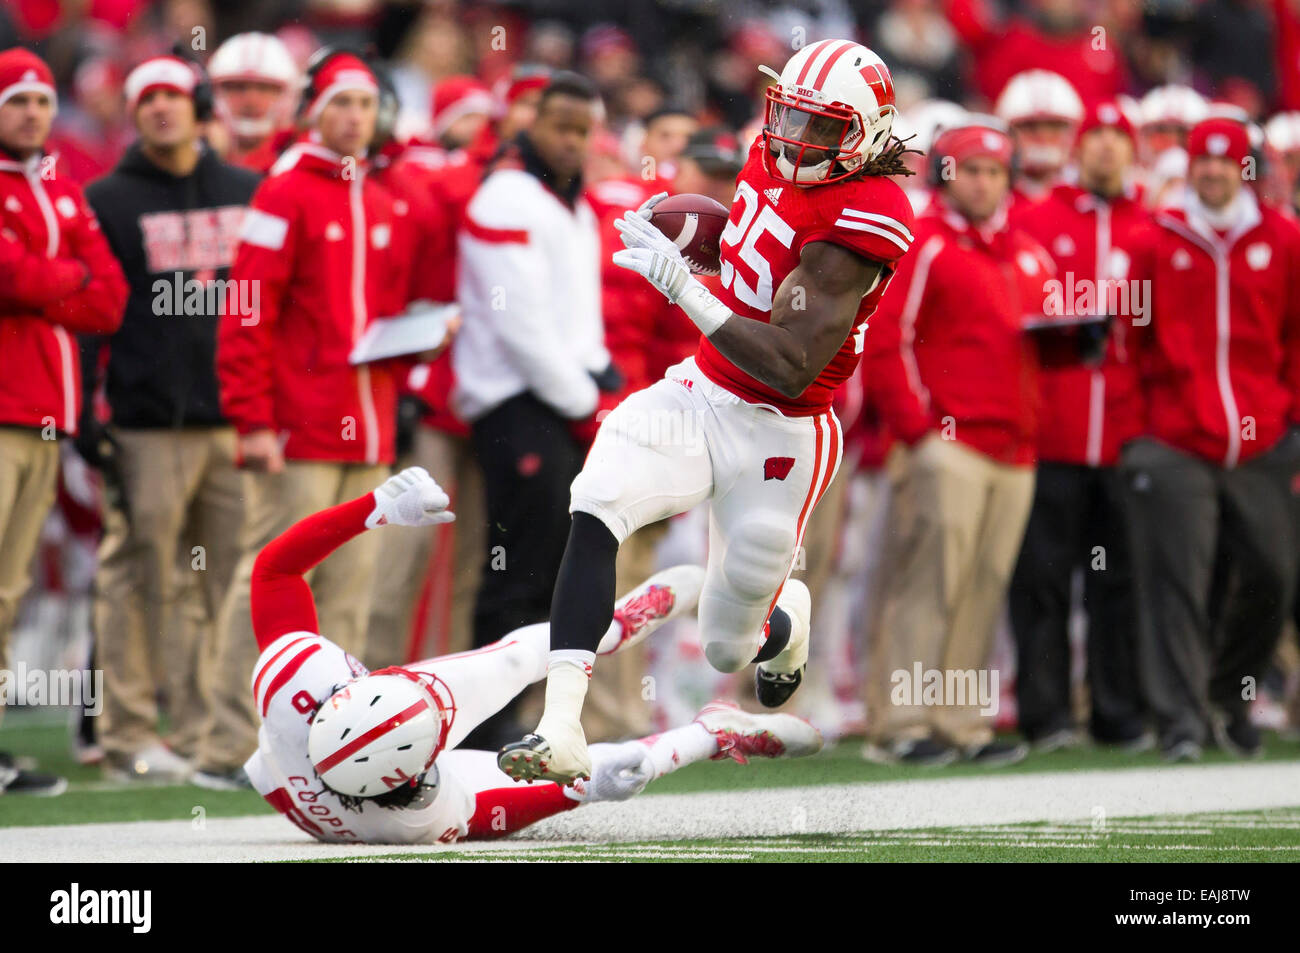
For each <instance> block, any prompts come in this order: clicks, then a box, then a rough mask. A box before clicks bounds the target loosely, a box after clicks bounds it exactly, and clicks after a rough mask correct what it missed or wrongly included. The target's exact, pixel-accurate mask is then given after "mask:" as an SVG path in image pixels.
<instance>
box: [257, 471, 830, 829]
mask: <svg viewBox="0 0 1300 953" xmlns="http://www.w3.org/2000/svg"><path fill="white" fill-rule="evenodd" d="M447 506H448V499H447V495H446V494H445V493H443V491H442V490H441V489H440V488H439V487H438V484H437V483H435V482H434V481H433V479H432V478H431V477H430V476H429V474H428V473H427V472H425V471H424V470H422V469H420V468H419V467H412V468H410V469H408V470H403V471H402V472H401V473H399V474H397V475H396V476H393V477H390V478H389V479H388V480H387V481H385V482H384V483H383V484H382V485H381V486H380V487H379V488H378V489H376V490H375V491H374V492H373V493H367V494H366V495H365V496H362V497H359V498H357V499H355V500H353V501H352V502H350V503H344V504H341V505H339V506H335V507H331V508H330V509H327V510H324V511H322V512H320V513H317V514H315V515H314V516H310V517H308V518H307V519H305V520H302V521H301V522H299V523H297V524H295V525H294V526H292V527H291V528H290V529H289V530H288V531H286V532H285V533H283V534H282V535H280V536H279V537H277V538H276V539H274V540H272V541H271V543H269V544H268V545H267V546H266V548H265V549H263V550H262V552H261V553H260V554H259V556H258V558H257V562H256V564H255V566H254V569H253V580H252V613H253V628H254V631H255V633H256V635H257V641H258V645H259V646H260V647H261V649H262V654H261V657H260V658H259V659H258V662H257V666H256V668H255V669H254V671H253V695H254V697H255V700H256V704H257V709H258V711H259V712H260V713H261V716H262V726H261V729H260V730H259V732H258V750H257V751H256V752H255V753H254V754H253V756H252V757H251V758H249V759H248V762H247V763H246V764H245V765H244V768H245V770H246V771H247V772H248V776H249V778H250V780H251V781H252V782H253V786H254V787H255V788H256V789H257V790H258V792H259V793H261V794H262V796H263V797H265V798H266V800H267V801H268V802H270V804H271V805H272V806H273V807H274V808H275V809H276V810H278V811H279V812H280V813H282V814H284V815H285V816H286V817H288V819H289V820H290V821H292V822H293V823H294V824H296V825H297V826H298V827H300V828H302V830H304V831H306V832H307V833H308V834H310V835H311V836H313V837H315V838H317V839H319V840H323V841H332V842H342V843H385V844H400V843H436V842H444V843H449V842H452V841H458V840H461V839H466V838H469V839H473V838H488V837H501V836H504V835H506V834H510V833H513V832H515V831H518V830H519V829H521V828H523V827H526V826H527V825H529V824H531V823H533V822H535V821H537V820H540V819H541V818H544V817H547V816H549V815H552V814H556V813H558V812H560V811H565V810H569V809H570V808H574V807H577V806H579V805H580V804H583V803H588V802H592V801H606V800H622V799H624V798H628V797H631V796H632V795H634V794H637V793H638V792H640V791H641V790H642V789H643V788H644V787H645V786H646V784H648V783H649V782H650V781H651V780H653V779H654V778H657V777H661V776H663V775H665V774H667V773H669V772H671V771H674V770H676V769H677V768H679V767H682V766H683V765H686V764H690V763H692V762H695V761H700V760H703V759H705V758H714V759H721V758H727V757H730V758H734V759H736V760H738V761H740V762H742V763H743V762H744V761H745V760H746V758H747V757H750V756H758V757H798V756H800V755H806V754H812V753H814V752H815V751H817V750H819V749H820V748H821V743H822V742H821V736H820V735H819V734H818V733H817V731H816V729H814V728H813V727H812V726H811V725H809V724H808V723H807V722H804V721H801V720H800V719H798V718H794V717H792V716H789V715H750V714H746V713H745V712H743V711H740V710H739V709H738V708H736V707H735V706H731V705H726V704H722V703H714V704H711V705H707V706H705V707H704V709H702V710H701V711H700V713H699V715H698V716H697V717H696V719H695V721H693V722H692V723H691V724H689V725H685V726H683V727H680V728H674V729H671V730H669V731H666V732H664V733H663V734H660V735H656V736H653V737H649V738H642V739H640V740H636V741H629V742H624V743H622V744H603V745H594V746H593V747H592V749H591V754H592V763H593V768H592V771H591V778H590V780H589V781H588V782H586V783H583V782H579V783H578V784H576V785H574V786H572V787H561V786H560V785H557V784H551V783H543V784H532V783H531V782H530V783H529V784H524V783H521V782H516V781H511V780H509V779H507V778H503V777H502V776H501V772H500V771H499V770H497V766H496V759H495V756H494V755H493V754H492V753H491V752H488V751H462V750H460V749H458V748H457V747H456V746H457V745H458V744H460V742H461V741H462V740H464V738H465V736H466V735H468V734H469V732H470V731H471V730H472V729H473V728H474V727H475V726H476V725H478V724H479V722H481V721H482V720H483V719H485V718H487V717H488V716H489V715H492V714H493V713H495V712H496V711H497V710H498V709H500V708H501V707H502V706H503V705H504V704H505V703H506V702H507V701H509V700H510V699H512V698H514V696H515V695H517V694H518V693H519V692H521V691H522V690H523V689H524V688H525V687H527V686H528V685H529V684H531V683H532V682H536V681H540V680H541V679H542V678H543V676H544V675H545V673H546V662H547V653H548V651H549V649H550V640H549V636H548V626H547V625H546V623H541V624H538V625H530V626H526V627H524V628H522V629H517V630H515V631H514V632H511V633H510V634H509V635H507V636H506V637H505V638H503V639H501V640H500V641H499V642H495V643H493V644H492V645H489V646H486V647H484V648H481V649H478V650H476V651H473V652H462V653H460V654H458V655H449V656H445V657H442V658H434V659H429V660H427V661H423V662H417V663H415V664H412V665H407V666H402V667H397V668H387V669H382V670H380V671H377V672H368V671H367V670H366V668H365V667H364V666H363V665H362V664H361V663H360V662H358V661H357V660H356V659H355V658H353V657H352V656H350V655H348V654H347V653H346V652H344V651H343V650H342V649H340V648H339V647H338V646H337V645H335V644H334V643H333V642H330V641H329V640H328V639H326V638H325V637H323V636H322V635H320V634H318V633H317V631H316V629H317V622H316V607H315V603H314V602H313V601H312V595H311V589H310V588H309V586H308V585H307V582H306V580H305V579H304V574H305V573H308V572H310V570H311V569H312V568H313V567H314V566H316V565H317V564H318V563H319V562H321V560H323V559H325V558H326V557H327V556H328V555H329V554H330V553H331V552H333V551H334V550H335V549H337V548H338V547H339V546H341V545H343V544H344V543H345V542H347V541H348V540H349V539H352V538H353V537H354V536H357V535H359V534H361V533H364V532H366V531H367V530H371V529H374V528H376V527H380V526H384V525H388V524H394V525H400V526H431V525H434V524H437V523H442V522H447V521H449V520H451V519H453V516H452V514H451V512H450V511H448V509H447ZM702 579H703V570H701V569H700V568H699V567H698V566H676V567H673V568H671V569H666V570H664V571H662V572H659V573H656V574H655V575H654V576H652V577H651V578H650V579H649V580H647V581H646V582H645V583H643V584H642V585H641V586H638V587H637V588H636V589H634V590H633V591H632V592H631V593H629V594H628V595H627V596H625V597H624V598H623V599H622V600H620V602H619V604H618V607H617V609H616V611H615V613H614V618H613V621H612V622H611V624H610V625H609V626H608V629H607V631H606V632H605V633H604V636H603V638H602V639H601V640H600V646H599V650H600V652H601V653H602V654H608V653H612V652H617V651H619V650H620V649H624V648H627V647H628V646H630V645H634V644H636V643H638V642H640V641H641V640H642V639H644V638H645V637H646V636H648V635H649V634H650V633H651V632H653V631H654V630H655V629H656V628H658V627H659V626H660V625H662V624H663V623H664V622H666V621H667V620H668V619H671V618H673V617H674V616H677V615H680V614H682V613H685V612H690V611H691V610H692V609H693V608H694V607H695V604H696V601H697V599H698V597H699V591H700V585H701V582H702Z"/></svg>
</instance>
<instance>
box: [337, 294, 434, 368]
mask: <svg viewBox="0 0 1300 953" xmlns="http://www.w3.org/2000/svg"><path fill="white" fill-rule="evenodd" d="M459 316H460V306H459V305H457V304H433V303H432V302H427V301H424V302H414V303H412V305H411V306H410V307H409V308H407V310H406V311H404V312H402V313H401V314H399V315H394V316H393V317H391V318H376V319H375V320H374V321H371V322H370V326H369V327H367V328H366V330H365V332H364V333H363V334H362V335H361V337H360V338H358V339H357V343H356V345H355V346H353V348H352V353H351V354H349V355H348V363H349V364H354V365H355V364H368V363H370V362H371V361H382V360H384V359H386V358H390V357H401V356H402V355H404V354H419V353H421V352H422V351H432V350H434V349H435V348H437V347H440V346H441V345H442V343H443V342H444V341H446V340H447V334H448V331H449V328H450V326H451V322H452V321H453V320H454V319H455V318H458V317H459Z"/></svg>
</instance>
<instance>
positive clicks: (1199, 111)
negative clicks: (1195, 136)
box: [1138, 85, 1207, 129]
mask: <svg viewBox="0 0 1300 953" xmlns="http://www.w3.org/2000/svg"><path fill="white" fill-rule="evenodd" d="M1138 107H1139V110H1140V113H1141V122H1140V125H1141V126H1144V127H1145V126H1181V127H1183V128H1185V129H1190V128H1192V126H1194V125H1196V124H1197V123H1198V122H1200V121H1201V120H1202V119H1204V118H1205V117H1206V112H1207V109H1206V102H1205V97H1204V96H1202V95H1201V94H1200V93H1198V92H1197V91H1196V90H1194V89H1192V88H1191V87H1190V86H1178V85H1169V86H1157V87H1156V88H1155V89H1153V90H1151V91H1150V92H1148V93H1147V94H1146V95H1145V96H1143V97H1142V99H1141V101H1140V102H1139V103H1138Z"/></svg>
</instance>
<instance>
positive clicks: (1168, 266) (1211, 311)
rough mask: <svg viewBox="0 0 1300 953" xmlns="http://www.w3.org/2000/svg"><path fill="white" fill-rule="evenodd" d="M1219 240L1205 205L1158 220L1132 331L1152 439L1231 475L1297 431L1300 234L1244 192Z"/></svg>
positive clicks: (1139, 256) (1141, 259) (1138, 269)
mask: <svg viewBox="0 0 1300 953" xmlns="http://www.w3.org/2000/svg"><path fill="white" fill-rule="evenodd" d="M1232 211H1233V214H1232V216H1231V225H1230V226H1229V227H1228V228H1227V229H1225V230H1223V231H1217V230H1216V229H1215V228H1214V227H1213V226H1212V225H1211V224H1210V222H1209V221H1208V220H1207V217H1206V215H1205V214H1204V212H1203V210H1202V209H1201V206H1200V204H1199V203H1198V202H1197V201H1195V198H1194V197H1189V199H1188V200H1187V203H1186V207H1185V208H1183V209H1166V210H1162V211H1160V212H1157V213H1156V228H1155V229H1153V230H1152V234H1151V237H1150V241H1149V242H1147V243H1145V244H1144V245H1143V247H1142V248H1141V249H1139V250H1138V252H1137V253H1135V254H1134V256H1133V267H1132V273H1133V277H1134V278H1135V279H1137V280H1146V281H1149V282H1150V288H1151V298H1152V301H1151V307H1150V312H1149V316H1150V322H1149V324H1147V325H1146V326H1139V327H1135V328H1134V332H1135V333H1134V335H1133V341H1134V347H1135V350H1136V353H1137V359H1138V369H1139V372H1140V374H1141V383H1142V391H1143V397H1144V398H1145V400H1144V403H1145V407H1146V432H1147V433H1148V434H1150V435H1151V436H1153V437H1155V438H1157V439H1158V440H1161V441H1163V442H1165V443H1167V444H1169V445H1171V446H1173V447H1176V448H1178V449H1180V450H1183V451H1185V452H1187V453H1191V454H1194V455H1196V456H1198V457H1201V458H1202V459H1204V460H1207V461H1210V462H1212V463H1215V464H1219V465H1221V466H1225V467H1233V466H1236V465H1237V464H1238V463H1241V462H1243V461H1245V460H1249V459H1250V458H1251V457H1254V456H1257V455H1259V454H1261V453H1264V452H1265V451H1267V450H1268V449H1269V448H1270V447H1272V446H1273V445H1274V444H1275V443H1276V442H1277V441H1278V439H1279V438H1280V437H1281V436H1282V434H1283V433H1284V432H1285V430H1286V428H1287V426H1288V424H1290V423H1300V230H1298V229H1297V227H1296V225H1295V224H1294V223H1293V222H1291V221H1289V220H1287V219H1286V218H1284V217H1283V216H1282V215H1280V214H1278V213H1277V212H1275V211H1274V210H1272V209H1269V208H1265V207H1261V206H1260V205H1259V204H1258V203H1257V202H1256V201H1255V198H1254V196H1253V194H1252V193H1251V192H1250V190H1249V189H1248V188H1243V189H1242V190H1241V192H1240V194H1239V196H1238V199H1237V202H1236V204H1235V205H1234V207H1233V210H1232Z"/></svg>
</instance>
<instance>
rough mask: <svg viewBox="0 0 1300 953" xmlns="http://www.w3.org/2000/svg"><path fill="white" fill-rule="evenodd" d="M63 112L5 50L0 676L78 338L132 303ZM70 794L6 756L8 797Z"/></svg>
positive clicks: (25, 54) (74, 414)
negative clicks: (55, 141)
mask: <svg viewBox="0 0 1300 953" xmlns="http://www.w3.org/2000/svg"><path fill="white" fill-rule="evenodd" d="M57 108H58V99H57V97H56V94H55V91H54V77H53V75H52V74H51V73H50V68H49V67H48V66H46V65H45V62H44V61H43V60H41V58H40V57H38V56H37V55H36V54H35V53H32V52H30V51H28V50H24V49H21V48H14V49H10V50H5V51H4V52H3V53H0V678H3V677H4V674H3V673H7V672H8V671H9V664H8V661H7V660H6V648H7V645H8V641H9V630H10V628H11V627H12V626H13V621H14V616H15V615H16V614H17V612H18V600H19V599H20V598H21V597H22V594H23V592H24V591H25V590H26V589H27V585H28V583H29V581H30V580H29V577H28V574H27V569H28V566H29V565H30V563H31V561H32V554H33V552H35V550H36V543H37V540H38V539H39V538H40V531H41V524H42V523H43V522H44V521H45V514H46V513H47V512H48V511H49V508H50V505H51V504H52V503H53V502H54V493H55V487H56V484H57V481H58V472H59V449H58V441H57V439H56V438H57V437H58V436H59V435H60V434H67V435H75V434H76V432H77V419H78V417H79V415H80V412H81V373H80V370H79V367H78V360H77V344H76V341H75V340H74V339H73V334H76V333H78V332H88V333H93V334H108V333H111V332H113V331H115V330H116V329H117V327H118V325H119V324H121V322H122V308H123V306H124V305H125V303H126V279H125V278H123V277H122V269H121V267H120V266H119V265H118V263H117V259H115V258H114V257H113V253H112V252H111V251H110V250H109V247H108V243H107V242H105V241H104V236H103V235H102V234H100V231H99V222H98V221H97V220H96V219H95V214H94V212H92V211H91V210H90V208H89V206H87V205H86V201H85V198H84V197H83V196H82V194H81V189H79V188H78V187H77V185H76V184H75V183H74V182H73V181H72V179H70V178H68V177H67V176H66V175H64V174H62V172H61V170H59V168H58V166H57V164H56V162H55V157H54V156H47V155H45V154H44V152H43V149H44V147H45V141H46V139H47V138H48V137H49V134H50V124H51V123H52V122H53V120H54V113H55V111H56V110H57ZM3 697H4V695H3V693H0V704H2V703H3V701H2V700H3ZM0 711H3V709H0ZM64 787H66V782H65V781H64V780H63V779H62V778H54V777H50V776H48V775H40V774H36V773H33V772H27V771H21V770H19V769H18V768H17V767H15V766H14V763H13V759H12V758H10V757H9V756H8V755H7V754H4V753H2V752H0V792H3V793H5V794H17V793H39V794H58V793H60V792H61V791H62V790H63V788H64Z"/></svg>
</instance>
